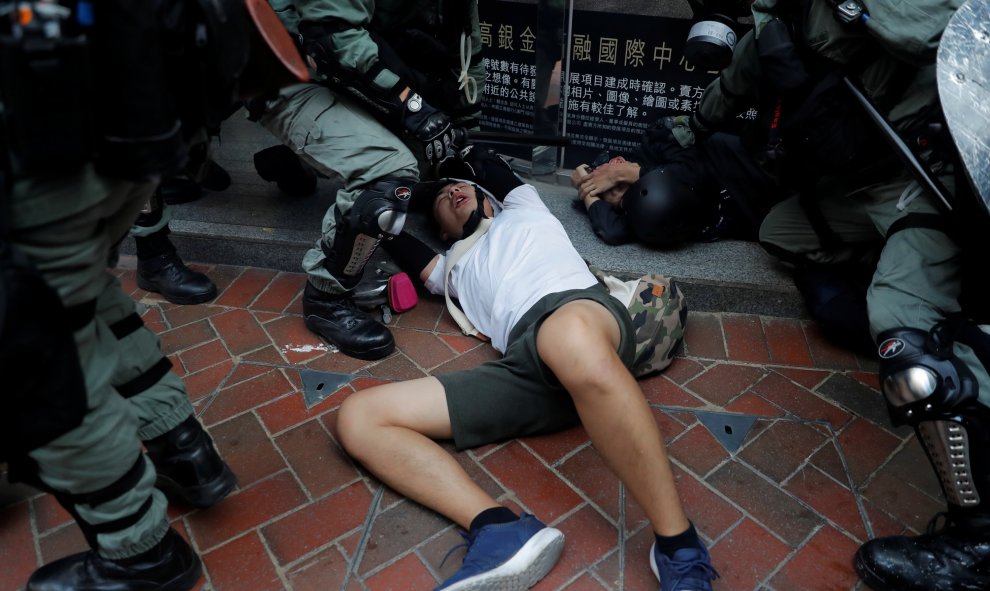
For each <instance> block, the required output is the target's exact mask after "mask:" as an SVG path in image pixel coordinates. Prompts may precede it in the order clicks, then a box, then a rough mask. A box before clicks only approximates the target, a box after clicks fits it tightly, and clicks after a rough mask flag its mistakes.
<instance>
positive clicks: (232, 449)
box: [0, 257, 942, 591]
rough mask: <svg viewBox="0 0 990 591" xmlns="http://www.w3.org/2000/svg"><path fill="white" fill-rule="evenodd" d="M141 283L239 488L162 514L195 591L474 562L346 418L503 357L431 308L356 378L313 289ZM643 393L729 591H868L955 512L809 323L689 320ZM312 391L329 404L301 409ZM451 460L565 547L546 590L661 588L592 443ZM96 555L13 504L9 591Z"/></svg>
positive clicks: (5, 512)
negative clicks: (389, 474) (308, 296)
mask: <svg viewBox="0 0 990 591" xmlns="http://www.w3.org/2000/svg"><path fill="white" fill-rule="evenodd" d="M133 266H134V261H133V258H131V257H125V258H124V260H123V267H122V270H120V271H119V272H118V273H119V274H120V276H121V280H122V283H123V285H124V288H125V290H126V291H128V292H129V293H131V294H132V295H133V297H135V298H136V299H138V300H140V302H141V303H142V305H143V307H144V311H143V316H144V319H145V322H146V323H147V324H148V325H149V326H150V327H151V328H152V329H153V330H155V331H156V332H157V333H159V334H160V335H161V339H162V345H163V348H164V350H165V352H166V353H167V354H168V355H169V356H170V358H171V359H172V360H173V362H174V364H175V369H174V371H175V372H176V373H177V374H178V375H180V376H182V377H183V378H184V380H185V382H186V384H187V386H188V390H189V395H190V398H191V399H192V401H193V404H194V406H195V408H196V412H197V414H198V415H199V417H200V418H201V419H202V421H203V422H204V424H206V425H207V427H208V429H209V431H210V432H211V433H212V434H213V437H214V438H215V440H216V442H217V445H218V447H219V449H220V451H221V453H222V454H223V455H224V457H225V458H226V459H227V461H228V462H229V463H230V464H231V466H232V467H233V469H234V471H235V472H236V473H237V474H238V477H239V480H240V482H239V487H238V489H237V490H236V491H235V492H234V493H233V494H232V495H231V496H230V497H229V498H228V499H226V500H225V501H224V502H223V503H221V504H219V505H218V506H217V507H214V508H212V509H210V510H207V511H194V510H189V509H184V508H181V507H173V508H172V509H171V510H170V515H171V518H172V519H173V521H174V525H175V526H176V527H177V528H178V529H179V530H180V532H181V533H182V534H183V535H184V536H185V537H186V538H187V539H189V540H190V541H191V542H192V543H193V545H194V546H195V547H196V549H197V550H198V551H199V553H200V555H201V556H202V557H203V559H204V563H205V573H206V575H205V577H204V579H203V580H202V583H201V588H203V589H216V590H223V591H226V590H252V591H253V590H257V591H264V590H269V589H271V590H280V589H294V590H297V591H303V590H309V589H322V590H338V589H339V590H341V591H358V590H364V591H386V590H396V591H399V590H401V591H408V590H412V591H415V590H419V589H432V588H433V586H434V585H435V584H436V583H437V581H439V580H442V579H443V578H444V577H445V576H447V575H449V574H450V573H452V572H453V571H454V570H456V568H457V566H458V564H459V563H460V557H461V555H462V552H463V551H457V552H455V553H454V554H453V555H451V556H450V557H449V558H448V559H447V561H446V562H443V558H444V556H445V555H446V554H447V553H448V551H449V550H450V549H451V548H453V547H454V546H456V545H457V544H458V543H460V536H459V534H458V532H457V531H456V528H455V527H454V526H452V525H451V524H450V523H449V522H447V521H446V520H445V519H443V518H441V517H439V516H438V515H436V514H434V513H432V512H430V511H428V510H425V509H423V508H421V507H419V506H417V505H415V504H413V503H410V502H408V501H406V500H404V499H402V498H401V497H399V496H398V495H396V494H395V493H394V492H392V491H390V490H389V489H387V488H385V487H384V486H383V485H381V484H380V483H379V482H378V481H377V480H376V479H375V478H373V477H371V476H369V475H368V473H367V472H365V471H364V470H362V469H361V468H360V467H359V466H357V465H355V464H354V463H353V462H352V461H351V460H350V459H348V458H347V457H346V455H345V454H344V453H343V452H342V451H341V449H340V447H339V445H338V444H337V442H336V438H335V425H336V417H337V414H336V410H337V409H338V407H339V406H340V403H341V402H342V401H343V400H344V399H345V398H347V396H348V395H350V394H352V393H353V392H355V391H357V390H361V389H363V388H368V387H370V386H373V385H375V384H380V383H383V382H387V381H392V380H402V379H408V378H414V377H421V376H424V375H427V374H430V373H442V372H447V371H451V370H455V369H459V368H464V367H468V366H471V365H474V364H477V363H479V362H481V361H485V360H488V359H493V358H495V357H496V353H495V352H494V351H493V350H492V349H491V348H490V347H489V346H487V345H484V344H480V343H478V342H477V341H474V340H473V339H469V338H466V337H464V336H462V335H461V334H460V333H459V332H458V330H457V328H456V326H455V325H454V323H453V322H452V321H451V319H450V318H449V317H448V316H447V314H446V312H445V310H444V308H443V304H442V302H441V301H440V300H438V299H436V298H432V297H429V296H427V297H422V298H421V299H420V303H419V305H418V306H417V307H416V308H415V309H413V310H411V311H409V312H407V313H405V314H402V315H397V316H395V318H394V319H393V321H392V327H393V331H394V334H395V337H396V340H397V342H398V349H399V350H398V352H396V353H395V354H393V355H392V356H390V357H389V358H387V359H385V360H382V361H378V362H367V361H360V360H356V359H352V358H349V357H346V356H344V355H341V354H339V353H336V352H334V351H333V350H328V348H327V346H326V345H324V344H323V343H322V342H321V341H320V340H319V339H317V338H316V337H315V336H314V335H312V334H311V333H309V332H308V331H307V330H306V328H305V327H304V326H303V322H302V318H301V316H300V314H301V304H300V295H301V291H302V287H303V286H304V284H305V277H304V276H303V275H301V274H293V273H279V272H275V271H269V270H263V269H254V268H242V267H229V266H199V267H198V268H200V269H201V270H204V271H207V272H208V273H209V274H210V276H211V277H212V278H213V279H214V280H215V281H216V282H217V284H218V286H219V287H220V289H221V292H220V296H219V297H218V298H217V299H216V300H215V301H213V302H211V303H209V304H207V305H201V306H174V305H171V304H169V303H167V302H164V301H163V300H162V299H161V298H160V297H158V296H157V295H156V294H149V293H147V292H144V291H142V290H140V289H138V288H137V286H136V283H135V280H134V271H133ZM689 305H690V302H689ZM332 374H348V375H347V376H345V377H343V378H342V379H345V380H347V379H349V381H347V383H345V384H344V385H342V386H340V387H339V388H338V389H335V390H334V391H333V392H332V393H330V394H329V395H328V396H327V395H326V394H327V392H320V391H319V388H318V386H321V385H325V384H323V383H322V382H321V383H320V384H317V389H316V390H315V391H314V389H313V385H312V384H309V385H308V386H307V384H304V381H303V378H302V377H301V376H303V375H309V376H311V377H312V376H316V379H317V381H319V380H321V379H323V378H324V377H326V378H332V377H334V376H333V375H332ZM327 383H330V382H329V379H328V382H327ZM641 386H642V388H643V391H644V393H645V395H646V397H647V399H648V400H649V402H650V404H651V406H652V408H653V411H654V414H655V418H656V420H657V422H658V423H659V425H660V427H661V429H662V432H663V434H664V436H665V439H666V440H667V443H668V445H669V450H670V455H671V459H672V462H673V464H674V467H675V473H676V476H677V479H678V486H679V489H680V491H681V496H682V498H683V500H684V503H685V505H686V509H687V511H688V514H689V516H690V517H691V518H692V519H693V520H694V522H695V524H696V525H697V526H698V529H699V531H700V532H701V534H702V536H703V537H704V538H705V540H706V541H707V542H708V544H709V546H710V548H711V553H712V557H713V561H714V563H715V565H716V568H717V569H718V570H719V571H720V573H721V575H722V577H721V578H720V579H719V580H718V581H716V584H715V588H716V589H718V590H723V591H726V590H731V591H740V590H748V589H768V590H775V591H791V590H801V589H813V590H838V589H853V588H858V587H857V585H858V584H857V579H856V576H855V574H854V573H853V570H852V566H851V558H852V555H853V553H854V552H855V550H856V548H857V546H858V545H859V544H860V543H862V542H863V541H865V540H866V539H868V538H869V537H871V536H874V535H889V534H895V533H901V532H910V533H916V532H919V531H921V530H923V529H924V526H925V524H926V522H927V520H928V518H929V517H930V516H931V515H932V514H934V513H935V512H936V511H938V510H939V509H940V508H941V507H942V502H941V500H940V499H941V496H940V493H939V489H938V483H937V481H936V480H935V478H934V476H933V475H932V473H931V471H930V469H929V468H928V465H927V461H926V460H925V457H924V454H923V452H922V450H921V448H920V446H918V444H917V443H916V441H915V440H914V436H913V435H912V434H911V432H910V430H907V429H903V428H901V429H894V428H892V427H891V426H890V424H889V422H888V420H887V417H886V410H885V408H884V405H883V400H882V397H881V395H880V394H879V392H878V391H877V378H876V364H875V362H874V361H872V360H868V359H864V358H860V357H857V356H855V355H852V354H849V353H847V352H845V351H842V350H839V349H837V348H835V347H833V346H831V345H829V344H828V343H826V342H824V341H823V340H822V338H821V335H820V334H819V333H818V331H817V330H816V328H815V326H814V325H813V324H811V323H809V322H807V321H803V320H797V319H790V318H774V317H759V316H752V315H740V314H713V313H691V315H690V316H689V321H688V329H687V335H686V339H685V349H684V351H683V352H682V353H681V354H680V355H679V356H678V358H677V359H676V360H675V362H674V363H673V365H671V367H670V368H668V370H667V371H666V372H665V373H663V374H662V375H660V376H655V377H651V378H649V379H646V380H643V381H642V382H641ZM327 389H328V390H329V389H330V388H329V387H328V388H327ZM304 391H309V392H310V393H311V394H315V396H316V397H320V396H325V398H324V399H322V401H319V402H317V403H315V404H313V405H311V406H307V403H306V399H305V397H304ZM725 413H731V414H725ZM706 424H707V426H706ZM713 430H714V431H713ZM713 432H719V433H720V437H718V438H716V437H715V436H713ZM721 441H725V442H726V443H722V442H721ZM739 442H741V443H739ZM457 458H458V461H460V462H461V463H462V465H464V466H465V468H467V470H468V471H469V472H470V473H471V474H472V475H473V476H474V477H475V478H476V479H478V481H479V482H480V483H481V484H482V486H483V487H484V488H485V489H486V490H488V491H489V492H491V493H492V494H493V495H494V496H495V497H496V498H498V499H499V500H500V501H503V502H504V503H506V504H508V505H509V506H510V507H513V508H515V509H517V510H527V511H530V512H533V513H535V514H537V515H538V516H539V517H541V518H542V519H543V520H544V521H546V522H548V523H550V524H552V525H554V526H556V527H557V528H559V529H561V530H562V531H563V532H564V533H565V535H566V536H567V543H566V547H565V550H564V554H563V556H562V558H561V560H560V562H559V563H558V564H557V566H556V567H555V568H554V569H553V571H551V573H550V574H549V576H548V577H547V578H546V579H545V580H544V581H543V582H541V583H540V584H539V585H537V587H535V589H537V590H540V591H549V590H557V589H561V590H563V589H566V590H568V591H586V590H595V591H601V590H610V591H619V590H627V591H639V590H651V591H655V590H656V589H657V584H656V582H655V580H654V579H653V575H652V573H651V572H650V570H649V566H648V564H647V552H648V548H649V545H650V541H651V540H650V532H649V531H648V527H647V524H646V520H645V517H644V514H643V512H642V510H641V509H640V508H639V507H638V506H637V505H636V503H635V502H634V501H632V499H630V498H629V496H628V495H627V494H626V492H625V490H624V488H623V487H622V485H621V484H620V483H619V482H618V481H617V480H616V478H615V477H614V476H612V475H611V473H610V472H609V471H608V470H607V469H606V468H605V466H604V464H603V462H602V460H601V458H600V457H599V455H598V454H597V453H596V451H595V449H594V448H593V447H592V446H591V444H590V442H589V441H588V438H587V436H586V434H585V433H584V431H583V430H582V429H581V428H574V429H571V430H568V431H565V432H563V433H559V434H555V435H551V436H544V437H533V438H526V439H522V440H517V441H512V442H507V443H503V444H500V445H489V446H486V447H483V448H480V449H476V450H472V451H468V452H465V453H460V454H458V455H457ZM83 548H84V542H83V539H82V536H81V534H80V533H79V531H78V529H77V528H76V526H75V525H74V524H73V523H72V521H71V519H70V518H69V516H68V514H67V513H65V512H64V511H63V510H62V509H61V508H60V507H58V505H57V504H56V503H55V502H54V500H53V498H52V497H50V496H48V495H34V496H29V498H26V499H24V500H20V501H17V502H14V503H13V504H9V505H8V506H6V507H3V508H0V555H2V556H4V561H3V562H4V566H3V568H2V569H0V590H7V589H19V588H20V587H21V586H22V585H23V584H24V582H25V581H26V579H27V577H28V576H29V575H30V573H31V572H32V571H33V570H34V569H35V568H36V567H37V566H38V565H40V564H42V563H45V562H49V561H51V560H54V559H56V558H58V557H60V556H63V555H66V554H68V553H71V552H76V551H79V550H81V549H83ZM860 587H861V586H860Z"/></svg>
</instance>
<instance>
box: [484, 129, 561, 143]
mask: <svg viewBox="0 0 990 591" xmlns="http://www.w3.org/2000/svg"><path fill="white" fill-rule="evenodd" d="M467 141H469V142H485V143H492V144H521V145H527V146H569V145H571V138H568V137H564V136H562V135H536V134H531V133H513V132H509V131H471V130H468V132H467Z"/></svg>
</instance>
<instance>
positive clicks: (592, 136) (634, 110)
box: [561, 10, 755, 168]
mask: <svg viewBox="0 0 990 591" xmlns="http://www.w3.org/2000/svg"><path fill="white" fill-rule="evenodd" d="M690 28H691V22H690V21H689V20H686V19H679V18H669V17H661V16H642V15H632V14H617V13H612V12H597V11H587V10H581V11H575V12H574V20H573V34H572V37H571V50H570V51H571V55H570V71H569V72H566V73H565V74H564V76H565V78H566V79H565V80H564V81H563V84H562V93H568V96H567V102H566V105H567V110H566V125H567V127H566V135H567V136H568V137H569V138H570V139H571V145H570V146H569V147H568V148H567V150H566V153H565V161H564V166H565V167H566V168H573V167H575V166H577V165H578V164H581V163H584V162H592V161H593V160H594V159H595V158H596V157H597V156H598V155H599V154H601V152H603V151H607V152H609V153H610V154H613V155H614V154H628V153H630V152H632V151H633V150H635V149H636V148H638V147H639V143H640V135H641V134H642V132H643V130H644V129H646V128H647V127H649V126H650V125H652V124H653V123H655V122H656V121H657V120H658V119H659V118H660V117H664V116H667V115H690V114H691V113H693V112H694V111H695V110H696V109H697V107H698V102H699V100H700V99H701V95H702V93H703V92H704V90H705V87H706V86H708V83H709V82H710V81H711V80H712V79H714V78H715V76H717V73H716V72H706V71H702V70H699V69H697V68H695V67H694V66H692V65H691V64H690V63H689V62H687V61H686V60H685V59H684V57H683V53H684V41H685V39H686V38H687V34H688V30H689V29H690ZM561 104H562V105H563V104H564V97H561ZM750 116H755V113H752V114H750Z"/></svg>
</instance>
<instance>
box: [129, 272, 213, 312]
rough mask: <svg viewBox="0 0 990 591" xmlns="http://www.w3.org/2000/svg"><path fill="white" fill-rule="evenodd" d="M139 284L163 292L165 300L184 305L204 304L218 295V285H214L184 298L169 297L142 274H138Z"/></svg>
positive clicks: (144, 287)
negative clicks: (142, 276)
mask: <svg viewBox="0 0 990 591" xmlns="http://www.w3.org/2000/svg"><path fill="white" fill-rule="evenodd" d="M137 284H138V287H140V288H141V289H143V290H144V291H150V292H154V293H157V294H161V296H162V297H163V298H165V300H166V301H168V302H169V303H172V304H179V305H183V306H189V305H192V304H202V303H204V302H208V301H210V300H212V299H213V298H215V297H217V288H216V286H213V289H211V290H210V291H207V292H204V293H201V294H197V295H194V296H189V297H187V298H184V297H169V296H167V295H165V294H164V293H162V290H160V289H159V288H158V286H157V285H155V284H154V283H149V282H148V281H147V280H145V279H141V276H140V275H138V278H137Z"/></svg>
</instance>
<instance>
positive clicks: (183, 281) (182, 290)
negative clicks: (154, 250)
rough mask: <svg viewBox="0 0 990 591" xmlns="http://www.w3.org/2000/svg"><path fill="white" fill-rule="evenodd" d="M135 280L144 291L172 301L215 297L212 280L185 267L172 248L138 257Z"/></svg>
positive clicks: (201, 301) (183, 302) (194, 300)
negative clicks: (154, 254) (146, 257)
mask: <svg viewBox="0 0 990 591" xmlns="http://www.w3.org/2000/svg"><path fill="white" fill-rule="evenodd" d="M137 284H138V287H140V288H141V289H143V290H145V291H153V292H156V293H160V294H162V297H164V298H165V299H166V300H168V301H170V302H172V303H173V304H202V303H203V302H208V301H210V300H212V299H213V298H215V297H217V286H216V285H215V284H214V283H213V281H211V280H210V278H209V277H207V276H206V275H204V274H203V273H200V272H199V271H193V270H192V269H190V268H189V267H187V266H186V265H185V263H183V262H182V259H181V258H179V254H178V253H177V252H175V251H174V250H171V251H168V252H165V253H163V254H160V255H158V256H155V257H152V258H149V259H141V258H138V264H137Z"/></svg>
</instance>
